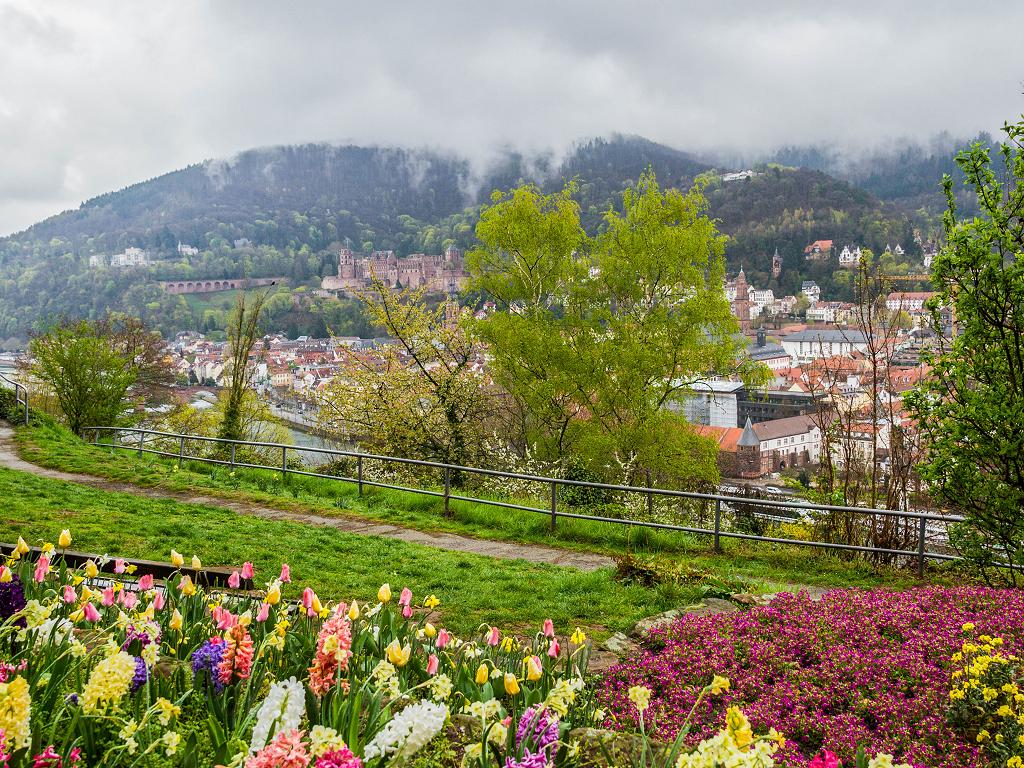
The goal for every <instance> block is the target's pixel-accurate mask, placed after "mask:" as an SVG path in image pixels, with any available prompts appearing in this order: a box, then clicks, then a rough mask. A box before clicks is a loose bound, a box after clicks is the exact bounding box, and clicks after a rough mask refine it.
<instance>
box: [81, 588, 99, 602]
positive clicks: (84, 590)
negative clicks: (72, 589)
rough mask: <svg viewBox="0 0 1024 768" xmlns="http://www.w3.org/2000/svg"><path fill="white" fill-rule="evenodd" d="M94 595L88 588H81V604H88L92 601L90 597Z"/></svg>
mask: <svg viewBox="0 0 1024 768" xmlns="http://www.w3.org/2000/svg"><path fill="white" fill-rule="evenodd" d="M94 594H96V593H95V592H93V591H92V590H91V589H89V587H88V586H84V587H82V602H89V601H90V600H92V596H93V595H94Z"/></svg>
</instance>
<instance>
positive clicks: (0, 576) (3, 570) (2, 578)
mask: <svg viewBox="0 0 1024 768" xmlns="http://www.w3.org/2000/svg"><path fill="white" fill-rule="evenodd" d="M13 577H14V574H13V573H11V569H10V568H8V567H7V566H6V565H0V584H6V583H7V582H9V581H11V579H12V578H13Z"/></svg>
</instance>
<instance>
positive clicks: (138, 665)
mask: <svg viewBox="0 0 1024 768" xmlns="http://www.w3.org/2000/svg"><path fill="white" fill-rule="evenodd" d="M134 658H135V676H134V677H133V678H132V684H131V687H130V688H129V690H130V691H131V692H132V693H135V692H136V691H137V690H139V688H141V687H142V686H143V685H145V684H146V681H147V680H148V679H149V670H148V669H147V668H146V662H144V661H143V660H142V657H141V656H136V657H134Z"/></svg>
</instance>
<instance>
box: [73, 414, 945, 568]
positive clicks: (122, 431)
mask: <svg viewBox="0 0 1024 768" xmlns="http://www.w3.org/2000/svg"><path fill="white" fill-rule="evenodd" d="M89 432H92V433H93V435H94V439H93V442H94V444H96V445H104V446H109V447H110V448H111V449H114V448H123V449H128V450H132V451H135V452H136V453H138V455H139V456H142V455H144V454H147V453H148V454H155V455H157V456H163V457H167V458H171V459H176V460H177V462H178V466H179V467H181V466H182V465H183V464H184V462H185V461H198V462H203V463H206V464H215V465H222V466H228V467H232V468H235V467H240V468H245V469H263V470H270V471H272V472H280V473H281V476H282V479H283V478H285V477H287V476H288V475H290V474H291V475H299V476H303V477H314V478H321V479H325V480H335V481H339V482H347V483H352V484H355V485H356V486H357V488H358V492H359V494H360V495H362V493H363V490H364V488H365V487H375V488H386V489H391V490H397V491H407V492H410V493H417V494H423V495H426V496H434V497H437V498H441V499H443V501H444V511H445V515H448V514H449V511H450V503H451V502H452V501H461V502H469V503H473V504H483V505H488V506H492V507H499V508H502V509H511V510H517V511H522V512H533V513H538V514H542V515H545V516H550V519H551V528H552V530H554V529H555V527H556V525H557V521H558V519H559V518H565V519H569V520H587V521H593V522H600V523H610V524H614V525H630V526H639V527H643V528H651V529H655V530H664V531H677V532H681V533H690V534H697V535H706V536H710V537H713V540H714V547H715V551H718V552H720V551H721V540H722V539H723V538H729V539H739V540H745V541H762V542H768V543H773V544H792V545H796V546H810V547H819V548H822V549H829V550H839V551H847V552H858V553H863V554H874V555H889V556H893V557H907V558H910V559H912V560H914V561H916V565H917V572H918V575H919V576H922V575H923V574H924V566H925V561H926V560H927V559H929V558H930V559H934V560H946V561H954V560H960V559H961V558H960V557H959V556H957V555H954V554H950V552H949V551H945V552H940V551H935V550H933V549H929V548H928V546H927V540H928V533H929V530H928V527H929V525H928V524H929V523H930V522H931V523H942V524H948V523H957V522H962V521H963V520H964V518H963V517H960V516H958V515H946V514H939V513H935V512H903V511H898V510H892V509H878V508H874V507H844V506H836V505H830V504H816V503H812V502H803V501H801V502H792V501H783V500H781V499H763V498H752V497H748V496H732V495H726V494H716V493H698V492H695V491H681V490H675V489H671V488H656V487H648V486H635V485H615V484H610V483H592V482H587V481H583V480H569V479H564V478H556V477H545V476H541V475H529V474H521V473H517V472H503V471H501V470H496V469H484V468H481V467H465V466H461V465H458V464H446V463H443V462H437V461H425V460H422V459H407V458H401V457H398V456H382V455H379V454H373V453H363V452H360V451H350V450H344V449H340V448H319V447H312V446H301V447H298V446H294V445H285V444H283V443H269V442H254V441H245V440H225V439H222V438H216V437H204V436H200V435H183V434H180V433H176V432H163V431H160V430H153V429H143V428H137V427H87V428H86V430H85V433H86V434H88V433H89ZM101 433H109V434H111V435H112V436H113V440H112V441H111V442H109V443H100V434H101ZM123 436H128V437H129V438H132V439H131V441H130V442H129V443H125V442H123V440H122V438H123ZM189 442H199V443H205V444H213V445H222V446H224V448H225V449H224V451H223V452H222V453H221V454H220V456H221V458H216V457H214V456H200V455H195V454H191V453H187V452H186V450H185V448H186V444H187V443H189ZM168 443H169V444H171V445H173V444H175V443H177V450H165V448H164V447H153V446H154V445H156V446H160V445H161V444H163V445H164V446H165V447H166V446H167V444H168ZM240 447H241V448H258V449H261V450H264V451H267V452H277V451H280V452H281V462H280V464H275V465H269V464H259V463H253V462H247V461H242V460H241V458H240V457H239V456H238V449H239V448H240ZM289 452H291V453H292V455H293V457H294V456H295V455H296V454H299V453H315V454H320V455H328V456H331V457H335V458H337V457H346V458H349V459H354V460H355V470H356V471H355V476H354V477H350V476H344V475H337V474H326V473H323V472H316V471H313V470H310V469H305V468H297V467H294V466H289V464H288V456H289ZM370 461H377V462H383V463H395V464H400V465H406V466H414V467H423V468H431V469H437V470H440V471H441V476H442V486H441V490H435V489H432V488H421V487H413V486H406V485H398V484H394V483H385V482H382V481H380V480H372V479H369V478H367V477H366V476H365V472H364V465H365V463H366V462H370ZM453 475H455V476H461V475H482V476H485V477H497V478H506V479H510V480H518V481H526V482H533V483H537V484H538V485H540V486H544V487H546V491H545V496H547V497H548V498H549V499H550V504H549V505H548V506H545V507H543V508H542V507H533V506H528V505H526V504H516V503H512V502H508V501H500V500H497V499H491V498H486V497H481V496H467V495H463V494H460V493H456V492H455V490H456V489H453V485H452V477H453ZM561 488H584V489H593V490H597V491H602V492H608V493H624V494H637V495H640V496H643V497H646V499H647V509H648V512H649V513H650V512H651V511H652V510H653V507H654V499H655V497H659V498H669V499H692V500H698V501H701V502H704V503H705V504H709V505H710V504H712V503H713V504H714V528H703V527H700V526H695V525H676V524H673V523H662V522H656V521H653V520H636V519H632V518H628V517H621V518H620V517H608V516H603V515H593V514H584V513H580V512H573V511H566V510H565V509H559V506H558V493H559V489H561ZM752 507H758V508H762V507H763V508H767V509H768V510H769V511H771V510H783V511H785V510H789V511H791V512H796V513H798V514H797V515H795V516H792V517H791V516H779V517H777V518H774V519H785V520H789V521H792V522H799V521H800V520H801V519H803V517H802V516H803V515H806V514H808V513H811V512H815V511H820V512H836V513H844V514H851V515H858V516H863V517H864V518H865V520H866V521H867V520H868V519H877V517H883V518H885V517H888V518H897V519H899V520H903V521H907V523H908V526H909V525H912V526H913V527H915V528H916V531H915V535H914V539H915V541H916V547H915V548H914V549H895V548H892V547H881V546H867V545H860V544H844V543H837V542H829V541H814V540H807V539H795V538H787V537H783V536H758V535H755V534H753V533H745V532H742V531H735V530H727V529H725V528H723V525H722V523H723V512H726V513H728V512H733V511H735V510H736V509H737V508H739V509H741V510H747V509H750V508H752ZM760 514H761V515H762V516H763V517H767V518H769V519H772V516H771V515H770V514H767V513H764V512H762V513H760ZM947 550H948V548H947Z"/></svg>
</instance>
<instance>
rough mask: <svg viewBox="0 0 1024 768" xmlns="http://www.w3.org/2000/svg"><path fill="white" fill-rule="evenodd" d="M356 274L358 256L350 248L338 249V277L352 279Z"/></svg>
mask: <svg viewBox="0 0 1024 768" xmlns="http://www.w3.org/2000/svg"><path fill="white" fill-rule="evenodd" d="M355 276H356V257H355V255H354V254H353V253H352V251H351V250H350V249H348V248H342V249H341V250H340V251H338V277H340V278H341V279H342V280H352V279H353V278H355Z"/></svg>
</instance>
